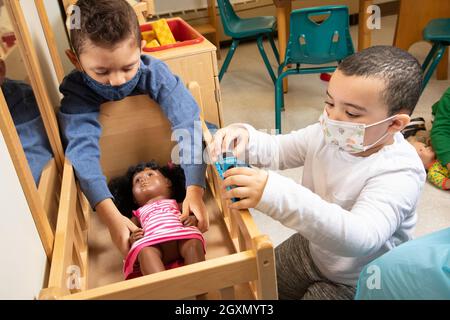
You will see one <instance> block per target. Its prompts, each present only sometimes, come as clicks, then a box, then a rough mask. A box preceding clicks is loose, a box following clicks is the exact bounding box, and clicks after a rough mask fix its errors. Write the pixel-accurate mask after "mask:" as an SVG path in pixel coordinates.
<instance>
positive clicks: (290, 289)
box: [275, 233, 355, 300]
mask: <svg viewBox="0 0 450 320" xmlns="http://www.w3.org/2000/svg"><path fill="white" fill-rule="evenodd" d="M275 263H276V264H275V265H276V269H277V282H278V297H279V299H280V300H319V299H320V300H351V299H353V297H354V295H355V287H352V286H347V285H344V284H339V283H334V282H332V281H331V280H328V279H327V278H326V277H325V276H323V275H322V274H321V273H320V271H319V270H318V269H317V267H316V266H315V265H314V262H313V260H312V258H311V254H310V252H309V242H308V240H307V239H305V238H304V237H302V236H301V235H300V234H299V233H296V234H294V235H293V236H291V237H290V238H289V239H287V240H286V241H284V242H283V243H281V244H280V245H279V246H278V247H276V248H275Z"/></svg>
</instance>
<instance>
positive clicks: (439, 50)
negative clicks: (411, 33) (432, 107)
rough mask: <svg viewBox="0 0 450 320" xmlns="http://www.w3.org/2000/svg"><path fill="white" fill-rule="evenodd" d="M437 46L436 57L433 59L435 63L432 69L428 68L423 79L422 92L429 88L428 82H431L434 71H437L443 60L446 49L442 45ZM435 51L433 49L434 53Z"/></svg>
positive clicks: (432, 64)
mask: <svg viewBox="0 0 450 320" xmlns="http://www.w3.org/2000/svg"><path fill="white" fill-rule="evenodd" d="M437 46H438V48H437V49H436V50H435V51H436V55H435V56H434V58H433V62H432V63H431V65H430V67H429V68H428V70H427V71H426V73H425V75H424V77H423V84H422V91H423V90H425V87H426V86H427V84H428V81H429V80H430V78H431V76H432V75H433V73H434V70H435V69H436V67H437V66H438V64H439V62H440V61H441V59H442V56H443V55H444V52H445V49H446V47H445V46H443V45H442V44H437ZM433 49H434V48H433ZM433 49H432V51H433ZM430 53H431V52H430ZM426 60H428V56H427V58H426ZM430 60H431V58H430ZM425 62H427V61H425ZM428 63H429V62H428ZM424 65H425V63H424ZM424 71H425V70H424Z"/></svg>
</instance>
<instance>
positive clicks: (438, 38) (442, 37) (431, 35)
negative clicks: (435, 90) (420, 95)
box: [422, 18, 450, 91]
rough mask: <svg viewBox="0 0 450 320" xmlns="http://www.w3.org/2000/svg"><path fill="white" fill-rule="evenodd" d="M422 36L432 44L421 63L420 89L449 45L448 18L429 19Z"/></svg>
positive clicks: (449, 29)
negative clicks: (422, 75)
mask: <svg viewBox="0 0 450 320" xmlns="http://www.w3.org/2000/svg"><path fill="white" fill-rule="evenodd" d="M423 38H424V39H425V40H428V41H430V42H431V43H432V44H433V46H432V47H431V50H430V52H429V53H428V55H427V57H426V58H425V61H424V62H423V64H422V70H423V72H424V79H423V86H422V91H423V90H424V89H425V87H426V85H427V84H428V81H429V80H430V78H431V76H432V74H433V72H434V70H436V67H437V66H438V64H439V62H440V61H441V59H442V56H443V55H444V52H445V49H446V48H447V47H448V46H449V45H450V19H447V18H445V19H434V20H431V21H430V22H429V23H428V25H427V26H426V27H425V29H424V30H423ZM430 63H431V65H430Z"/></svg>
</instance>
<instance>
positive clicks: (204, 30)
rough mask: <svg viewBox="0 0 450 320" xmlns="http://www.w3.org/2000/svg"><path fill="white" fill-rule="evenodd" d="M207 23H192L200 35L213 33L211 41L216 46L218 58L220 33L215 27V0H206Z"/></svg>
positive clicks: (218, 57) (218, 56)
mask: <svg viewBox="0 0 450 320" xmlns="http://www.w3.org/2000/svg"><path fill="white" fill-rule="evenodd" d="M208 19H209V21H208V23H203V24H198V25H194V26H193V27H194V28H195V30H197V31H198V32H199V33H200V34H202V35H208V34H211V35H213V39H212V42H213V43H214V45H215V46H216V47H217V51H216V54H217V59H220V34H219V30H218V27H217V10H216V0H208Z"/></svg>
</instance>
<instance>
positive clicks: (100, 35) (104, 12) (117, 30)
mask: <svg viewBox="0 0 450 320" xmlns="http://www.w3.org/2000/svg"><path fill="white" fill-rule="evenodd" d="M76 6H77V7H78V8H79V13H80V28H73V29H71V30H69V32H70V42H71V44H72V47H73V49H74V50H75V53H76V54H77V55H78V56H80V55H81V53H82V52H83V48H84V44H85V42H86V40H88V39H89V40H90V41H91V42H92V43H94V44H95V45H96V46H99V47H102V48H108V49H109V48H114V46H115V45H117V44H118V43H120V42H122V41H124V40H126V39H128V38H130V37H134V38H135V40H136V45H137V46H138V47H139V48H140V46H141V40H142V36H141V31H140V28H139V22H138V19H137V16H136V13H135V11H134V9H133V8H132V7H131V6H130V4H129V3H128V2H127V1H126V0H78V1H77V3H76Z"/></svg>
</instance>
